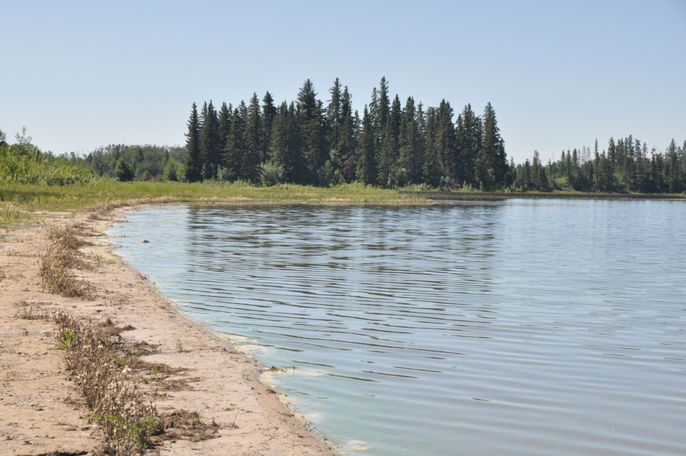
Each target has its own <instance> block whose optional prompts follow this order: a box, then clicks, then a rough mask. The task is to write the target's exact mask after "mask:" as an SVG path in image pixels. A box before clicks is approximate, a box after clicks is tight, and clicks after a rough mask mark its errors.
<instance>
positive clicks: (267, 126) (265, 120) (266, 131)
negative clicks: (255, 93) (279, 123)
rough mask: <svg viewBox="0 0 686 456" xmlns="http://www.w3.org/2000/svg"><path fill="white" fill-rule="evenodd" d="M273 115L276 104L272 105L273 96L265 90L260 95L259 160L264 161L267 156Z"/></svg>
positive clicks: (274, 115) (274, 114)
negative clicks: (260, 150) (260, 132)
mask: <svg viewBox="0 0 686 456" xmlns="http://www.w3.org/2000/svg"><path fill="white" fill-rule="evenodd" d="M275 117H276V106H274V98H273V97H272V94H271V93H269V92H266V93H265V94H264V97H262V154H261V160H260V161H265V160H267V159H268V158H269V148H270V145H271V138H272V127H273V125H274V118H275Z"/></svg>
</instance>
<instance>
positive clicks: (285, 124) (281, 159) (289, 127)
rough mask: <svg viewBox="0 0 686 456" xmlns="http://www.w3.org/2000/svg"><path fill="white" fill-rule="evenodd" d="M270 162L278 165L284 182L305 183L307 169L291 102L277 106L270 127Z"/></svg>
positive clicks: (294, 110) (300, 136) (296, 119)
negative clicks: (271, 126) (272, 123)
mask: <svg viewBox="0 0 686 456" xmlns="http://www.w3.org/2000/svg"><path fill="white" fill-rule="evenodd" d="M270 163H272V164H273V165H274V166H276V167H279V168H280V169H281V170H282V172H283V177H284V180H285V181H286V182H292V183H296V184H301V183H305V182H306V179H307V170H306V168H305V161H304V159H303V156H302V135H301V132H300V128H299V126H298V114H297V113H296V108H295V105H294V104H293V103H291V104H290V106H288V105H287V104H286V102H285V101H284V102H283V103H282V104H281V106H279V109H278V112H277V114H276V117H275V118H274V125H273V128H272V141H271V150H270Z"/></svg>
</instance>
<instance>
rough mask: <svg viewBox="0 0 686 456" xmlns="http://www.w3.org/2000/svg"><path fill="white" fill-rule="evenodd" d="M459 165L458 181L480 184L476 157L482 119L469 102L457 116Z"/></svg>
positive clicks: (456, 134)
mask: <svg viewBox="0 0 686 456" xmlns="http://www.w3.org/2000/svg"><path fill="white" fill-rule="evenodd" d="M455 142H456V149H457V160H458V166H457V169H456V176H457V180H458V183H460V184H467V185H472V186H478V182H477V179H476V174H475V163H476V157H477V156H478V154H479V149H480V148H481V119H479V117H478V116H477V115H476V114H474V111H472V106H471V105H470V104H468V105H467V106H465V107H464V109H463V110H462V113H461V114H460V115H459V116H458V117H457V126H456V131H455Z"/></svg>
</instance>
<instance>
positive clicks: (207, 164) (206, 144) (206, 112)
mask: <svg viewBox="0 0 686 456" xmlns="http://www.w3.org/2000/svg"><path fill="white" fill-rule="evenodd" d="M201 121H202V128H201V131H200V156H201V159H202V162H203V172H202V173H203V178H204V179H214V178H215V177H217V168H218V167H219V164H220V160H221V148H222V146H221V144H220V142H221V141H220V132H219V120H218V119H217V112H216V110H215V109H214V106H213V105H212V101H210V102H209V103H208V104H207V105H206V107H203V117H202V119H201Z"/></svg>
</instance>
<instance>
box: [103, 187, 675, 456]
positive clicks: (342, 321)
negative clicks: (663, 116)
mask: <svg viewBox="0 0 686 456" xmlns="http://www.w3.org/2000/svg"><path fill="white" fill-rule="evenodd" d="M110 233H111V234H114V235H120V236H124V237H122V238H118V239H116V240H115V241H116V242H118V243H120V244H121V245H122V246H124V247H125V248H123V249H122V250H121V253H122V254H123V255H124V257H125V258H126V259H127V260H128V261H129V262H130V263H131V264H132V265H133V266H134V267H136V268H137V269H138V270H140V271H141V272H143V273H144V274H147V275H149V276H150V278H151V280H153V281H154V282H156V283H158V284H159V286H160V287H161V290H162V292H163V293H165V294H166V295H168V296H169V297H171V299H173V300H174V301H175V302H176V303H177V304H178V305H179V306H180V307H181V309H182V310H184V311H186V312H189V313H191V314H192V316H193V317H194V318H197V319H198V320H201V321H204V322H207V323H209V324H210V325H211V326H212V327H213V328H214V329H215V330H217V331H220V332H226V333H229V334H232V335H235V336H238V340H239V341H240V343H242V344H243V345H244V347H245V348H246V349H247V350H249V351H251V352H252V353H254V354H255V356H257V357H258V359H260V360H261V361H262V362H263V363H264V364H265V365H267V366H272V365H274V366H277V367H279V368H285V369H286V372H285V373H284V374H282V375H278V376H276V377H275V378H274V379H273V381H274V382H276V384H277V386H278V387H279V389H281V390H282V391H283V392H286V393H287V394H288V395H289V396H290V397H291V398H293V399H294V400H295V407H296V408H297V410H298V411H300V412H301V413H303V414H305V416H307V417H308V418H309V419H310V420H311V421H312V422H313V423H314V425H315V426H316V427H317V428H318V429H320V430H322V431H323V432H324V433H326V434H327V435H328V436H330V437H331V438H332V439H334V440H336V441H337V442H340V445H341V447H342V448H344V449H345V450H346V451H348V452H349V453H351V454H363V455H378V456H390V455H394V456H395V455H475V454H478V455H482V456H487V455H550V454H555V455H617V454H622V455H683V454H686V433H684V429H686V360H685V358H686V301H685V298H684V297H685V296H686V281H685V279H686V274H685V271H686V204H684V202H682V201H601V200H591V201H580V200H509V201H506V202H503V203H499V204H490V205H472V206H465V207H462V206H452V207H446V206H442V207H421V208H332V207H327V208H314V207H280V208H198V207H187V206H166V207H154V208H146V209H143V210H141V211H138V212H136V213H133V214H132V215H131V216H130V217H128V219H127V223H121V224H118V225H116V226H115V227H114V228H112V229H111V230H110ZM141 239H148V240H150V243H149V244H141V243H140V242H139V241H140V240H141Z"/></svg>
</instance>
